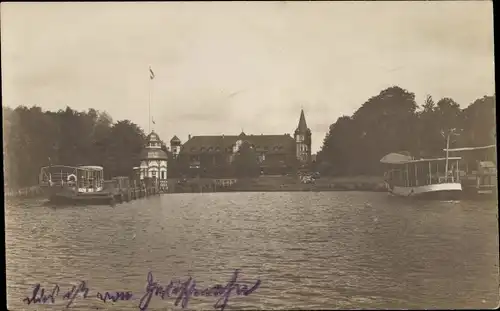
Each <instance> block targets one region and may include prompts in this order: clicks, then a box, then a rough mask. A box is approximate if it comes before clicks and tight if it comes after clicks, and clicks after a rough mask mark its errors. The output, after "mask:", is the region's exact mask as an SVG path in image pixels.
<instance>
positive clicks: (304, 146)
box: [295, 109, 311, 164]
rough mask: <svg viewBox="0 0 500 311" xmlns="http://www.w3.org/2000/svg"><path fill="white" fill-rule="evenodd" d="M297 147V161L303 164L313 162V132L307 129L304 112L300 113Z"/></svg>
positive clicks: (296, 138)
mask: <svg viewBox="0 0 500 311" xmlns="http://www.w3.org/2000/svg"><path fill="white" fill-rule="evenodd" d="M295 145H296V155H297V159H298V160H299V161H300V162H301V163H302V164H307V163H309V162H310V161H311V130H310V129H309V128H308V127H307V123H306V117H305V115H304V110H303V109H302V110H301V111H300V119H299V125H298V126H297V129H296V130H295Z"/></svg>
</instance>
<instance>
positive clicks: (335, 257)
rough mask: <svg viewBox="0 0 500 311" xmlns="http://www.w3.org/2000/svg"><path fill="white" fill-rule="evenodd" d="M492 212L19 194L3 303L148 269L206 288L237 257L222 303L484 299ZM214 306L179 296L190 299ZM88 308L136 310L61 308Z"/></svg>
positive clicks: (219, 196)
mask: <svg viewBox="0 0 500 311" xmlns="http://www.w3.org/2000/svg"><path fill="white" fill-rule="evenodd" d="M367 202H368V203H369V206H370V207H369V208H367V205H366V203H367ZM496 210H497V207H496V204H486V203H484V202H482V203H481V204H478V203H476V202H453V203H449V202H414V201H412V202H411V203H409V202H408V201H401V200H393V199H392V198H388V197H387V196H386V195H385V194H380V193H362V192H324V193H314V192H304V193H297V192H294V193H286V192H283V193H215V194H214V193H211V194H201V195H200V194H179V195H164V196H161V197H156V198H151V199H146V200H137V201H132V202H129V203H125V204H120V205H117V206H116V207H115V208H112V207H110V206H87V207H62V208H52V207H50V206H44V205H43V203H42V202H40V201H37V200H27V201H20V202H16V203H12V204H10V206H7V208H6V247H7V256H6V261H7V291H8V297H9V300H8V302H9V307H10V308H11V309H23V308H25V306H23V304H22V302H21V300H22V298H24V296H25V295H27V294H28V292H29V290H30V288H31V286H32V285H33V284H34V283H36V282H41V283H43V284H45V285H46V286H49V285H50V284H54V283H55V282H58V283H59V284H60V285H61V286H64V287H65V288H69V287H71V286H72V284H76V283H77V282H78V280H81V279H85V280H87V281H88V283H89V286H90V287H91V289H92V290H94V291H97V290H99V291H107V290H115V291H116V290H130V291H133V292H135V293H143V291H144V287H145V282H146V274H147V272H148V271H153V272H154V275H155V278H157V279H158V280H159V281H161V282H164V283H168V281H169V280H170V279H172V278H181V279H184V278H185V277H186V276H187V275H192V276H194V277H195V278H196V280H197V283H199V284H205V285H206V286H209V285H210V284H215V283H224V282H226V281H227V280H228V278H229V276H230V274H231V271H232V269H235V268H240V269H242V275H241V279H242V280H248V281H253V280H256V279H257V278H259V279H261V280H262V285H261V287H260V288H259V289H258V290H257V291H256V292H255V293H253V294H252V295H250V296H248V297H234V298H231V299H230V302H229V306H230V307H233V308H236V309H245V308H246V309H254V310H255V309H267V310H270V309H328V308H340V309H342V308H343V309H354V308H379V309H390V308H407V309H411V308H426V307H437V308H464V307H465V308H478V307H480V308H485V307H493V306H496V305H497V301H498V262H499V260H498V251H496V250H498V238H497V234H498V223H497V216H496V215H497V214H496ZM214 303H215V300H213V299H209V298H207V297H204V298H199V299H193V300H192V301H191V302H190V308H192V309H205V310H207V309H212V308H213V304H214ZM151 306H154V307H155V308H158V309H161V308H167V309H170V308H173V301H156V302H154V304H152V305H151ZM97 307H99V308H101V309H102V310H136V309H137V306H136V303H114V304H106V305H104V304H102V303H100V302H98V301H95V300H92V301H85V302H82V301H79V302H78V303H77V304H75V306H74V309H77V310H88V309H89V308H97ZM39 309H40V310H45V309H47V310H49V309H50V306H47V308H45V307H40V308H39ZM151 310H154V308H153V307H152V308H151Z"/></svg>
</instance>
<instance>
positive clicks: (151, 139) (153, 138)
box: [146, 130, 160, 143]
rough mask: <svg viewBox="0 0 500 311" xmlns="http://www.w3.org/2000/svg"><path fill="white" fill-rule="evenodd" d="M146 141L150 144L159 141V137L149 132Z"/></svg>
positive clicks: (153, 132)
mask: <svg viewBox="0 0 500 311" xmlns="http://www.w3.org/2000/svg"><path fill="white" fill-rule="evenodd" d="M146 141H147V142H148V143H149V142H152V141H160V136H158V134H156V133H155V131H154V130H153V131H151V133H149V135H148V136H147V137H146Z"/></svg>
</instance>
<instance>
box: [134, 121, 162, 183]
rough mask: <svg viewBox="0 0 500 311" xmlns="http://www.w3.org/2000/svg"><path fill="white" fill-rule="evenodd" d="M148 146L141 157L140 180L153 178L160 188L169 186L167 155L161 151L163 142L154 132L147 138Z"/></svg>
mask: <svg viewBox="0 0 500 311" xmlns="http://www.w3.org/2000/svg"><path fill="white" fill-rule="evenodd" d="M146 141H147V142H146V146H145V147H144V149H143V150H142V153H141V156H140V161H141V165H140V168H139V169H140V179H141V180H142V179H144V178H146V177H147V178H153V179H156V180H158V181H159V184H160V188H166V186H167V160H168V157H167V154H166V153H165V151H163V150H162V149H161V140H160V137H159V136H158V134H156V133H155V131H154V130H152V131H151V133H150V134H149V135H148V136H147V138H146Z"/></svg>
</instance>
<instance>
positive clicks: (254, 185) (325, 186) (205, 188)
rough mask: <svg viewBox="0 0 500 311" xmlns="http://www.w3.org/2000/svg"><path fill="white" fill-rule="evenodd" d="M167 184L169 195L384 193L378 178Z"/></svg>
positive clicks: (281, 178)
mask: <svg viewBox="0 0 500 311" xmlns="http://www.w3.org/2000/svg"><path fill="white" fill-rule="evenodd" d="M177 181H178V180H176V179H172V180H169V190H170V192H176V193H181V192H246V191H253V192H269V191H377V192H378V191H385V190H386V189H385V186H384V181H383V179H382V178H381V177H378V176H350V177H322V178H320V179H317V180H315V182H314V183H310V184H304V183H301V182H300V179H299V178H298V177H295V176H260V177H257V178H245V179H238V180H237V181H236V183H235V184H233V185H231V186H229V187H220V186H216V185H215V181H214V180H213V179H209V178H200V179H189V180H186V181H185V183H183V184H178V183H177Z"/></svg>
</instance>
